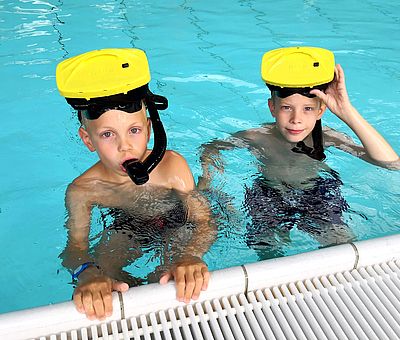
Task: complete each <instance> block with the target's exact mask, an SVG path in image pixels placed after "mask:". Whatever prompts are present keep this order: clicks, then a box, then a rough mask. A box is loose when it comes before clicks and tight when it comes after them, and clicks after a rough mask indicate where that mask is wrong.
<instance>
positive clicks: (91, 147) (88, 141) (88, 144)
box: [78, 126, 96, 152]
mask: <svg viewBox="0 0 400 340" xmlns="http://www.w3.org/2000/svg"><path fill="white" fill-rule="evenodd" d="M78 133H79V137H81V139H82V142H83V144H85V145H86V147H87V148H88V149H89V150H90V151H91V152H93V151H96V148H95V147H94V145H93V143H92V140H91V139H90V136H89V134H88V132H87V131H86V130H85V129H84V128H83V127H82V126H81V127H80V128H79V130H78Z"/></svg>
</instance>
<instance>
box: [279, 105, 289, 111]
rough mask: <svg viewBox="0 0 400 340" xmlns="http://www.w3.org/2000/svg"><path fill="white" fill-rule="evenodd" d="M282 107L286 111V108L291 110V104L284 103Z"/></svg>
mask: <svg viewBox="0 0 400 340" xmlns="http://www.w3.org/2000/svg"><path fill="white" fill-rule="evenodd" d="M281 109H282V110H285V111H286V110H290V106H289V105H282V106H281Z"/></svg>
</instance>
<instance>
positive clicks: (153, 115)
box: [122, 90, 168, 185]
mask: <svg viewBox="0 0 400 340" xmlns="http://www.w3.org/2000/svg"><path fill="white" fill-rule="evenodd" d="M144 100H145V103H146V105H147V109H148V110H149V114H150V119H151V123H152V126H153V132H154V146H153V150H152V151H151V153H150V154H149V155H148V156H147V157H146V159H145V160H144V161H143V162H141V161H139V160H135V159H130V160H127V161H126V162H124V163H123V164H122V166H123V167H124V168H125V170H126V172H127V173H128V175H129V177H130V178H131V180H132V181H133V182H134V183H135V184H136V185H142V184H145V183H146V182H147V181H148V180H149V174H150V172H151V171H152V170H153V169H154V168H155V167H156V166H157V164H158V163H160V161H161V160H162V158H163V156H164V154H165V151H166V149H167V135H166V133H165V130H164V126H163V124H162V122H161V119H160V116H159V114H158V110H157V109H159V110H165V109H166V108H167V107H168V100H167V98H165V97H163V96H159V95H156V94H153V93H151V92H150V90H148V92H147V94H146V96H145V98H144Z"/></svg>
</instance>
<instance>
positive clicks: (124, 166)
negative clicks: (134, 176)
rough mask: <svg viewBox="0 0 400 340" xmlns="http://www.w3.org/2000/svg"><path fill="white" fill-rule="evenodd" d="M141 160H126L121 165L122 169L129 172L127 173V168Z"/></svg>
mask: <svg viewBox="0 0 400 340" xmlns="http://www.w3.org/2000/svg"><path fill="white" fill-rule="evenodd" d="M138 161H139V159H138V158H129V159H125V160H124V161H123V162H122V163H121V164H120V168H121V170H122V171H123V172H127V171H126V167H127V166H128V164H130V163H133V162H138Z"/></svg>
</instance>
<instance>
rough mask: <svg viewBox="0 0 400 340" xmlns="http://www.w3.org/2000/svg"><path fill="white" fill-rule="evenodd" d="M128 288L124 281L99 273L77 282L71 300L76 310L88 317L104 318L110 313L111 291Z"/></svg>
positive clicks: (91, 318)
mask: <svg viewBox="0 0 400 340" xmlns="http://www.w3.org/2000/svg"><path fill="white" fill-rule="evenodd" d="M128 289H129V286H128V284H126V283H125V282H120V281H115V280H113V279H111V278H109V277H108V276H105V275H99V276H95V277H92V278H87V279H85V280H84V281H82V282H79V284H78V286H77V287H76V289H75V291H74V297H73V300H74V303H75V306H76V309H77V310H78V312H80V313H84V314H86V317H87V318H88V319H90V320H94V319H99V320H104V319H105V318H106V317H108V316H111V315H112V295H111V293H112V291H114V290H116V291H120V292H126V291H127V290H128Z"/></svg>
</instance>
